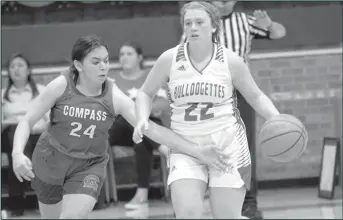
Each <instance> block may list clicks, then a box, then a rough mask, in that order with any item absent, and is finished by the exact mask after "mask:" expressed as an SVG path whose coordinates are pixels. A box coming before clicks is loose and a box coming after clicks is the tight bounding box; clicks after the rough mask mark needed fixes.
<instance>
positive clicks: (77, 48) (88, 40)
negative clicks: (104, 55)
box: [70, 35, 108, 81]
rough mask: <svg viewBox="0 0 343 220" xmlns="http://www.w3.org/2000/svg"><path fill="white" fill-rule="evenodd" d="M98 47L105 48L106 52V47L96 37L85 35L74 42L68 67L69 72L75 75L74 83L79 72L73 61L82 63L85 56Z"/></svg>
mask: <svg viewBox="0 0 343 220" xmlns="http://www.w3.org/2000/svg"><path fill="white" fill-rule="evenodd" d="M98 47H105V48H106V49H107V50H108V48H107V45H106V44H105V43H104V42H103V41H102V40H101V38H100V37H98V36H96V35H87V36H83V37H80V38H79V39H77V40H76V42H75V44H74V46H73V50H72V52H71V60H72V64H71V66H70V72H72V73H74V74H75V78H74V80H75V81H76V80H77V78H78V76H79V71H78V70H77V69H76V67H75V65H74V63H73V62H74V60H77V61H80V62H82V61H83V59H84V58H85V57H86V56H87V54H89V53H90V52H91V51H92V50H94V49H96V48H98Z"/></svg>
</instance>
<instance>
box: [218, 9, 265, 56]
mask: <svg viewBox="0 0 343 220" xmlns="http://www.w3.org/2000/svg"><path fill="white" fill-rule="evenodd" d="M255 20H256V18H255V17H253V16H250V15H247V14H246V13H244V12H232V13H231V14H229V15H227V16H223V17H222V23H223V32H224V33H223V34H222V35H221V36H220V42H221V43H222V44H224V45H225V46H226V47H227V48H228V49H231V50H233V51H234V52H236V53H237V54H238V55H239V56H241V57H242V58H243V59H244V61H245V62H247V56H248V55H249V53H250V49H251V41H252V39H254V38H269V31H267V30H264V29H261V28H259V27H256V26H255V25H254V22H255ZM269 39H270V38H269Z"/></svg>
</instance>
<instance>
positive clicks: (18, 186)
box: [1, 54, 49, 216]
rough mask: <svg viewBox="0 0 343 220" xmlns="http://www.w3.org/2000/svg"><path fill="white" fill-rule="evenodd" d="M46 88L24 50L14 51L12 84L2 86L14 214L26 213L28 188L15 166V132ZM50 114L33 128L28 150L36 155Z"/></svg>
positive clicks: (10, 65)
mask: <svg viewBox="0 0 343 220" xmlns="http://www.w3.org/2000/svg"><path fill="white" fill-rule="evenodd" d="M43 89H44V86H43V85H40V84H36V83H35V81H34V80H33V78H32V74H31V69H30V63H29V61H28V60H27V59H26V58H25V57H24V56H23V55H22V54H15V55H13V56H12V57H11V58H10V60H9V63H8V84H7V87H6V88H3V89H2V134H1V146H2V147H1V153H6V154H7V155H8V158H9V169H8V177H7V181H2V184H4V182H7V186H8V194H9V200H8V202H9V203H8V208H9V210H10V211H11V215H12V216H22V215H23V214H24V196H25V195H24V191H25V188H26V187H25V186H26V185H28V184H27V182H23V183H21V182H19V180H18V179H17V178H16V176H15V174H14V172H13V170H12V157H11V154H12V147H13V136H14V132H15V129H16V127H17V124H18V122H19V120H20V118H21V117H23V116H24V115H25V113H26V111H27V106H28V105H29V104H30V102H31V101H32V100H33V99H34V98H35V97H37V96H38V94H39V93H40V92H41V91H42V90H43ZM48 121H49V118H48V116H46V117H44V118H43V119H42V120H40V121H39V122H38V123H37V124H36V125H34V127H33V129H32V134H31V136H30V139H29V141H28V146H27V147H26V148H25V154H26V155H27V156H29V158H31V157H32V153H33V149H34V147H35V145H36V142H37V140H38V138H39V135H40V134H41V133H42V132H43V131H44V129H45V128H46V127H47V124H48Z"/></svg>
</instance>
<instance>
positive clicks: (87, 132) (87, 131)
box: [70, 122, 96, 138]
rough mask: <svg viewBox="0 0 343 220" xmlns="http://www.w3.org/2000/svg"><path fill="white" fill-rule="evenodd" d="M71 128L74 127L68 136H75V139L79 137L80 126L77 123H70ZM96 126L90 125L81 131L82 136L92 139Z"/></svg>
mask: <svg viewBox="0 0 343 220" xmlns="http://www.w3.org/2000/svg"><path fill="white" fill-rule="evenodd" d="M70 125H71V126H72V127H75V128H73V129H72V130H71V132H70V135H71V136H75V137H81V135H80V133H82V131H81V129H82V124H81V123H79V122H72V123H70ZM95 128H96V125H90V126H89V127H88V128H86V129H85V130H84V131H83V135H86V136H89V138H93V137H94V132H95ZM80 131H81V132H80Z"/></svg>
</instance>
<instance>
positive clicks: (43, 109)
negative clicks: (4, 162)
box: [12, 76, 67, 155]
mask: <svg viewBox="0 0 343 220" xmlns="http://www.w3.org/2000/svg"><path fill="white" fill-rule="evenodd" d="M66 86H67V80H66V79H65V77H64V76H59V77H57V78H56V79H54V80H52V81H51V82H50V83H49V84H48V85H47V87H46V88H45V89H44V90H43V91H42V92H41V93H40V94H39V96H38V97H37V98H36V99H34V100H33V101H32V102H31V103H30V105H29V107H28V111H27V113H26V114H25V116H24V117H23V118H22V120H20V122H19V124H18V126H17V129H16V131H15V134H14V141H13V150H12V155H14V154H22V153H23V152H24V148H25V145H26V142H27V140H28V138H29V136H30V131H31V129H32V126H33V125H35V124H36V123H37V122H38V121H39V120H40V119H41V118H42V117H44V116H45V114H46V113H47V112H48V111H49V110H50V109H51V108H52V107H53V106H54V104H55V102H56V100H57V99H58V98H59V97H61V96H62V94H63V92H64V90H65V88H66Z"/></svg>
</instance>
